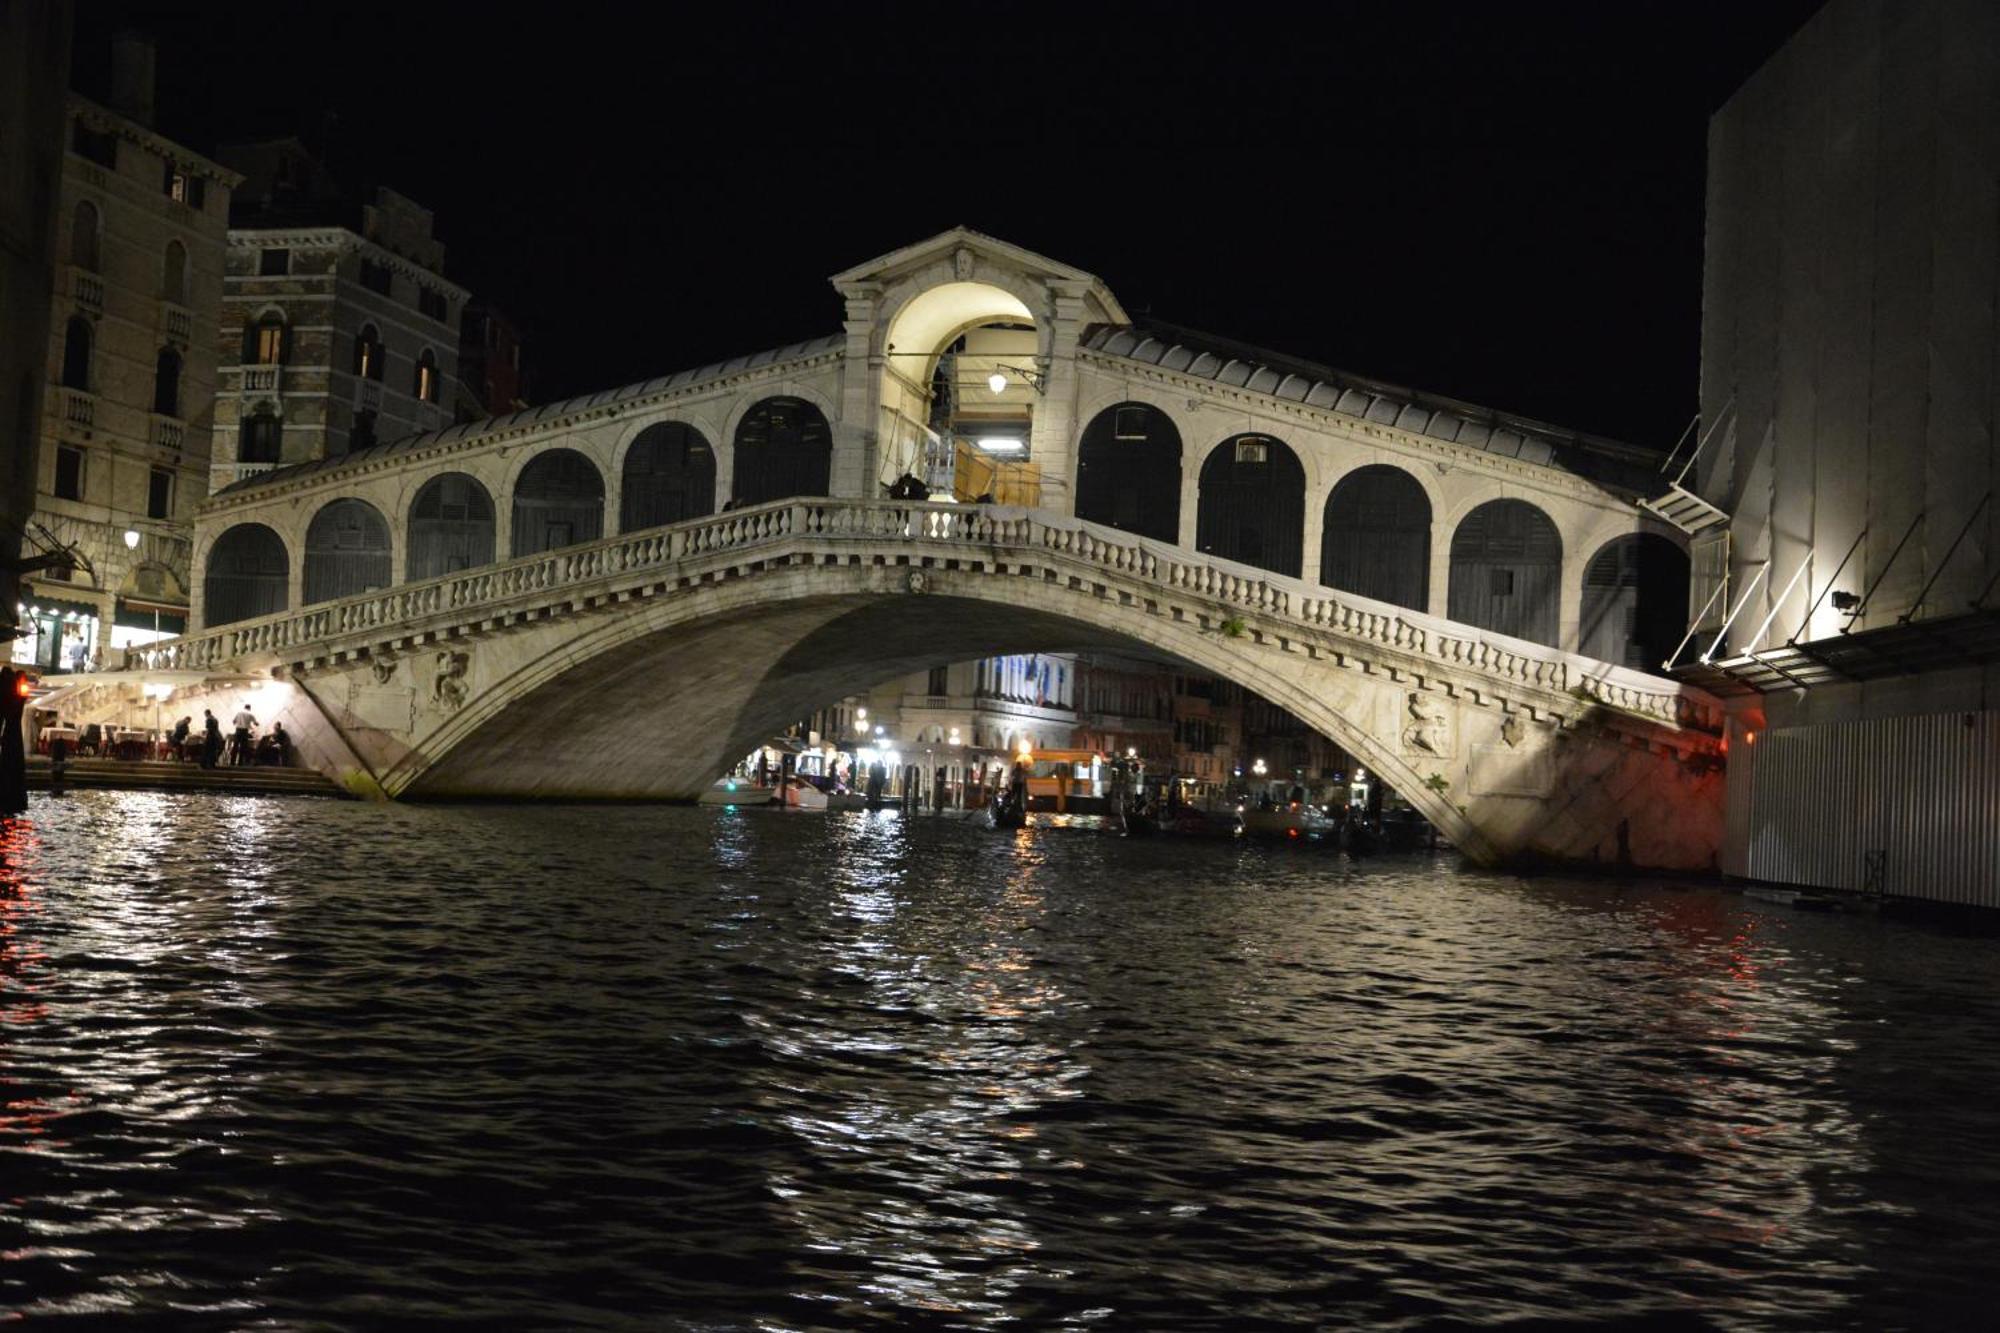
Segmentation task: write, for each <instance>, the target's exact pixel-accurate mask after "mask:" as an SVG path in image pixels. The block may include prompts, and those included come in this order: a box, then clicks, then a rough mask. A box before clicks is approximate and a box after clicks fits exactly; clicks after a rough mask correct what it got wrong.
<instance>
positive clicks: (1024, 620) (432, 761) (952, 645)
mask: <svg viewBox="0 0 2000 1333" xmlns="http://www.w3.org/2000/svg"><path fill="white" fill-rule="evenodd" d="M885 575H886V577H885ZM903 577H905V576H904V574H903V572H902V571H884V570H882V569H881V568H880V567H873V568H870V567H866V566H863V567H859V568H852V567H843V568H841V569H840V570H838V571H837V572H835V571H821V572H819V573H816V574H815V575H814V578H813V584H814V585H815V586H816V587H818V588H822V589H823V588H825V587H826V586H827V585H828V584H829V583H833V584H844V585H846V586H845V588H844V590H842V591H817V592H814V593H812V594H810V595H800V596H796V597H789V598H783V597H777V598H774V597H772V596H770V595H769V594H770V593H771V592H772V591H773V590H771V589H766V590H765V594H766V595H764V596H758V595H756V594H754V593H751V592H749V591H747V590H744V589H734V590H730V589H717V590H716V592H715V593H714V594H712V595H709V596H704V597H700V598H677V599H670V600H668V601H665V602H661V603H656V604H654V605H652V606H650V607H648V608H647V609H645V610H643V611H635V612H633V613H631V614H629V615H627V616H624V617H620V618H616V619H612V620H608V621H606V622H604V623H602V624H601V625H598V626H596V627H594V628H593V629H591V630H589V631H588V632H586V633H584V634H582V635H581V636H579V637H578V638H577V639H576V640H574V641H573V642H571V643H570V644H568V645H567V646H566V647H565V649H564V650H563V651H562V652H561V653H558V654H550V655H548V656H546V657H545V658H544V659H543V660H541V661H539V662H537V663H536V664H535V665H534V666H532V667H530V668H528V669H525V670H522V671H518V672H515V673H513V674H512V675H510V677H509V678H508V680H507V682H506V686H505V688H504V689H499V690H489V691H487V692H486V693H484V694H483V695H481V696H480V697H479V698H477V699H474V700H471V701H469V702H468V703H467V704H466V706H465V707H464V708H463V709H462V710H461V711H460V712H459V713H458V714H457V715H456V716H454V717H453V718H452V719H451V721H450V722H449V723H447V724H446V726H445V727H444V728H442V729H441V730H440V732H439V733H438V734H437V735H436V736H434V737H433V738H432V739H431V741H430V742H428V743H427V744H426V746H425V751H426V753H425V755H424V757H423V762H422V763H421V764H416V763H413V764H411V765H410V766H409V769H408V771H407V772H405V773H403V774H391V775H386V777H387V779H388V785H390V786H391V787H392V788H393V789H396V790H398V792H399V794H402V795H406V796H409V797H412V798H417V799H454V798H468V797H481V796H489V795H501V794H507V795H515V796H518V795H523V794H533V795H537V796H543V797H549V798H555V799H565V798H569V799H591V798H596V797H611V796H618V797H626V798H632V797H639V798H644V797H648V796H651V797H656V798H666V799H672V798H688V797H692V796H694V795H696V794H698V793H699V792H701V791H703V790H705V789H706V788H707V787H708V786H709V784H710V783H711V782H713V781H714V779H715V778H716V776H717V775H718V774H720V773H722V772H724V771H725V770H726V769H727V768H728V766H729V765H730V764H731V763H733V762H734V760H735V759H736V757H738V756H739V755H741V754H743V753H744V752H746V751H748V750H749V749H750V748H751V747H752V746H753V745H754V744H756V743H757V742H759V741H761V740H762V739H764V738H765V737H767V736H769V735H772V734H774V733H775V732H777V731H780V730H782V729H783V728H784V727H785V726H786V725H788V724H789V723H791V722H793V721H796V720H797V719H798V718H800V717H803V716H806V715H808V714H810V713H811V712H812V711H813V710H814V709H816V708H819V707H821V706H823V705H824V704H825V703H826V702H827V701H828V700H830V699H837V698H839V697H841V696H843V695H846V694H852V693H856V692H860V691H865V690H867V689H869V688H871V687H873V686H876V685H879V684H881V683H883V682H886V681H890V680H894V679H896V678H898V677H901V676H905V675H908V674H910V673H911V672H913V671H921V670H923V669H925V668H927V667H931V666H938V665H943V664H946V663H949V662H959V661H966V660H971V659H975V658H982V657H997V656H1005V655H1009V654H1017V653H1029V652H1089V651H1103V652H1115V653H1124V654H1133V653H1138V654H1142V655H1150V656H1155V657H1165V658H1168V659H1171V660H1176V661H1180V662H1184V663H1186V664H1187V665H1189V666H1190V667H1192V668H1194V669H1196V670H1198V671H1202V672H1206V673H1208V674H1212V675H1216V676H1220V677H1222V678H1225V679H1228V680H1231V681H1233V682H1235V683H1236V684H1238V685H1240V686H1242V687H1243V688H1245V689H1247V690H1250V691H1252V692H1254V693H1256V694H1258V695H1261V696H1263V697H1264V698H1266V699H1268V700H1270V701H1271V702H1273V703H1276V704H1278V705H1279V706H1280V707H1283V708H1286V709H1288V710H1290V711H1291V712H1293V713H1294V714H1295V715H1297V716H1299V717H1300V718H1301V719H1302V720H1304V721H1305V722H1306V723H1307V724H1308V725H1310V726H1312V727H1314V728H1315V729H1317V730H1319V731H1320V732H1322V733H1323V734H1325V735H1326V736H1327V737H1329V738H1330V739H1331V740H1333V741H1334V742H1335V743H1336V744H1338V745H1340V746H1341V747H1342V748H1343V749H1344V750H1346V751H1347V752H1348V753H1350V754H1352V755H1354V756H1355V757H1356V759H1357V761H1359V762H1361V763H1363V764H1365V765H1367V767H1368V768H1369V769H1370V771H1371V772H1373V773H1375V774H1376V775H1377V776H1379V777H1380V778H1382V780H1383V781H1385V782H1387V783H1388V784H1389V785H1390V786H1391V787H1393V788H1395V789H1396V790H1397V791H1398V792H1399V793H1400V794H1401V795H1403V796H1404V797H1405V798H1406V799H1407V800H1409V801H1410V802H1411V803H1412V804H1413V805H1415V806H1416V807H1417V808H1418V809H1419V810H1420V811H1421V812H1422V813H1423V814H1424V815H1425V817H1426V818H1428V819H1430V820H1431V821H1432V822H1433V823H1435V824H1436V825H1437V826H1438V827H1439V828H1440V829H1441V830H1443V831H1444V832H1445V833H1446V835H1447V836H1448V837H1449V838H1450V839H1451V840H1452V841H1453V842H1454V843H1455V844H1456V845H1458V846H1459V847H1460V848H1462V849H1464V850H1465V851H1466V852H1467V853H1468V854H1469V855H1473V856H1475V857H1479V856H1481V855H1482V852H1486V853H1489V854H1490V848H1489V846H1488V844H1487V841H1486V839H1485V837H1484V835H1483V834H1482V833H1481V832H1480V831H1479V830H1478V829H1477V828H1476V827H1475V826H1474V825H1472V824H1471V823H1470V822H1469V821H1468V820H1467V819H1466V818H1465V816H1464V815H1463V814H1462V812H1461V811H1459V810H1458V809H1457V808H1455V807H1454V806H1453V805H1452V804H1451V803H1450V802H1449V801H1448V800H1446V799H1444V797H1443V795H1442V794H1440V793H1439V792H1438V791H1436V790H1434V789H1433V788H1432V787H1429V786H1427V785H1425V782H1424V780H1423V779H1422V778H1421V777H1420V776H1419V775H1418V774H1417V772H1416V771H1415V770H1414V769H1412V768H1411V767H1410V765H1409V763H1408V762H1407V760H1406V759H1405V757H1404V756H1403V755H1401V754H1400V753H1398V751H1397V749H1396V748H1395V746H1394V744H1393V741H1391V742H1390V743H1385V741H1384V739H1383V738H1382V737H1381V736H1380V735H1379V734H1378V728H1377V727H1376V725H1375V719H1373V718H1371V717H1361V716H1350V715H1348V714H1347V713H1344V712H1342V711H1340V710H1339V709H1337V708H1335V707H1331V706H1329V703H1328V700H1327V698H1326V697H1325V695H1324V694H1323V692H1321V691H1319V690H1316V689H1314V688H1313V687H1312V686H1311V685H1310V684H1308V683H1305V682H1303V681H1301V680H1300V679H1299V678H1298V677H1297V676H1296V675H1294V674H1290V673H1287V672H1286V671H1285V670H1283V669H1282V668H1283V665H1284V664H1283V663H1275V664H1274V663H1272V662H1269V661H1265V660H1263V658H1262V656H1260V655H1259V654H1256V653H1253V652H1248V651H1246V650H1245V649H1244V648H1243V647H1242V646H1241V645H1239V644H1237V643H1235V642H1233V641H1231V640H1229V639H1227V638H1224V637H1221V636H1218V635H1214V634H1209V633H1203V632H1200V631H1197V630H1195V629H1193V628H1190V627H1187V626H1179V625H1175V624H1171V623H1169V624H1166V625H1159V624H1148V623H1145V618H1144V617H1143V616H1141V615H1138V614H1137V613H1134V614H1131V615H1129V616H1122V617H1116V618H1115V619H1116V621H1117V623H1107V621H1108V620H1109V619H1112V618H1108V617H1107V616H1106V614H1105V609H1104V603H1103V602H1102V601H1100V600H1097V599H1094V598H1091V597H1090V596H1088V595H1087V594H1084V593H1079V592H1076V591H1074V590H1063V591H1060V592H1058V591H1056V590H1054V589H1052V588H1050V587H1049V586H1048V585H1044V584H1040V583H1038V584H1036V585H1035V589H1034V592H1033V593H1032V596H1025V595H1024V592H1025V590H1024V589H1023V588H1020V587H1017V586H1015V582H1016V581H1015V580H1010V579H1007V578H995V577H992V576H990V575H985V576H981V575H971V576H966V577H963V578H961V579H957V580H951V581H949V584H948V591H947V590H939V591H936V592H932V591H926V592H924V593H923V594H921V595H914V596H913V595H911V594H910V593H909V592H908V591H907V590H906V588H904V587H899V586H897V580H899V579H901V578H903ZM943 577H945V578H946V579H947V580H950V576H948V575H947V576H943ZM1071 603H1074V605H1071ZM690 661H696V662H707V663H734V664H738V665H739V666H740V667H741V668H742V669H740V670H735V671H729V672H722V671H695V672H690V671H687V670H683V669H679V668H680V667H684V666H685V664H686V663H688V662H690Z"/></svg>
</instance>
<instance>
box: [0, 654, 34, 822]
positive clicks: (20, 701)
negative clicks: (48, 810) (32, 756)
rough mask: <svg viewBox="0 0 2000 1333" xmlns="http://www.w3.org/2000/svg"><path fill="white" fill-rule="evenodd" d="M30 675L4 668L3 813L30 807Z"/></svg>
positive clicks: (0, 736)
mask: <svg viewBox="0 0 2000 1333" xmlns="http://www.w3.org/2000/svg"><path fill="white" fill-rule="evenodd" d="M27 683H28V678H27V677H26V676H23V675H22V674H21V673H20V672H18V671H16V670H14V668H13V667H0V816H5V815H18V814H24V813H26V812H27V809H28V738H27V734H26V727H27V722H26V716H25V715H26V713H27V709H28V696H27V694H26V686H27Z"/></svg>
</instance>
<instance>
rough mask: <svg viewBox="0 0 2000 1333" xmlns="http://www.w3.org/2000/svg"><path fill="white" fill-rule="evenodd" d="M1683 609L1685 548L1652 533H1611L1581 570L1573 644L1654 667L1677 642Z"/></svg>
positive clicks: (1590, 653) (1603, 657)
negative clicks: (1579, 607) (1578, 621)
mask: <svg viewBox="0 0 2000 1333" xmlns="http://www.w3.org/2000/svg"><path fill="white" fill-rule="evenodd" d="M1687 613H1688V558H1687V553H1686V552H1685V551H1683V550H1681V548H1680V547H1678V546H1676V545H1674V543H1673V542H1671V541H1669V540H1667V539H1666V538H1665V537H1662V536H1660V535H1659V534H1657V533H1652V532H1635V533H1632V534H1630V535H1629V536H1624V537H1618V538H1614V539H1613V540H1611V541H1608V542H1606V543H1605V544H1604V545H1603V546H1602V547H1601V548H1599V550H1598V552H1597V554H1596V555H1594V556H1592V557H1591V558H1590V564H1589V565H1587V566H1586V567H1585V568H1584V571H1583V619H1582V623H1581V625H1580V626H1579V632H1578V636H1577V639H1578V643H1577V650H1578V651H1579V652H1581V653H1582V654H1583V655H1584V656H1585V657H1595V658H1597V659H1598V660H1599V661H1601V662H1614V663H1616V664H1618V665H1620V666H1628V667H1632V668H1634V669H1635V670H1639V671H1653V672H1657V671H1658V670H1659V669H1660V666H1661V664H1662V663H1664V662H1665V661H1666V660H1667V657H1668V655H1669V654H1671V653H1672V652H1673V651H1674V648H1675V647H1676V645H1678V644H1679V643H1680V639H1681V635H1682V633H1683V632H1684V631H1685V630H1686V629H1687Z"/></svg>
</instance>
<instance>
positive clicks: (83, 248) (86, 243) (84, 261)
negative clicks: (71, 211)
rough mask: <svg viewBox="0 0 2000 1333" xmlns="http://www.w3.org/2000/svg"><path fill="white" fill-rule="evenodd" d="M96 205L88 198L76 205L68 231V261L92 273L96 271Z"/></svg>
mask: <svg viewBox="0 0 2000 1333" xmlns="http://www.w3.org/2000/svg"><path fill="white" fill-rule="evenodd" d="M97 238H98V225H97V205H96V204H93V203H91V202H90V201H89V200H88V199H86V200H84V201H83V202H82V203H79V204H78V205H77V206H76V217H75V219H74V222H73V224H72V225H71V227H70V233H69V262H70V263H72V264H74V265H76V266H77V267H78V268H81V269H88V270H90V271H91V272H92V273H95V272H97V271H98V252H97Z"/></svg>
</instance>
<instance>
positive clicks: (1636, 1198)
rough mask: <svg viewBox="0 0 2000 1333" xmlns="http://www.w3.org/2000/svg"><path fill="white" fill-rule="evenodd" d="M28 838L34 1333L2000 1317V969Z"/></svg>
mask: <svg viewBox="0 0 2000 1333" xmlns="http://www.w3.org/2000/svg"><path fill="white" fill-rule="evenodd" d="M6 828H7V830H8V831H7V833H6V835H5V843H4V858H5V860H4V866H0V1041H4V1045H0V1310H11V1311H15V1312H26V1313H27V1314H28V1315H29V1316H30V1319H31V1321H32V1320H33V1319H34V1318H36V1317H40V1316H51V1317H54V1316H61V1315H65V1314H68V1315H77V1316H81V1317H82V1321H83V1322H89V1323H92V1324H95V1323H98V1322H111V1323H113V1324H120V1325H122V1324H126V1323H130V1324H150V1325H151V1326H155V1327H161V1328H209V1327H216V1328H220V1327H232V1328H233V1327H252V1326H255V1327H280V1328H289V1327H301V1326H309V1327H320V1328H323V1327H334V1328H339V1327H354V1328H364V1327H366V1328H375V1327H384V1326H391V1325H394V1326H408V1325H412V1324H422V1323H434V1324H444V1323H453V1322H457V1323H465V1324H482V1325H489V1326H508V1327H629V1328H635V1329H637V1328H644V1329H660V1328H690V1329H806V1328H852V1327H882V1328H888V1327H917V1328H924V1327H929V1328H995V1327H1000V1326H1002V1325H1007V1326H1010V1327H1015V1328H1024V1329H1043V1328H1063V1327H1073V1326H1093V1327H1103V1328H1135V1329H1155V1328H1165V1327H1175V1328H1230V1329H1249V1328H1258V1327H1270V1328H1299V1327H1330V1328H1339V1327H1379V1328H1433V1327H1436V1328H1449V1327H1456V1326H1468V1327H1469V1326H1480V1325H1493V1324H1505V1323H1507V1322H1509V1321H1538V1320H1561V1321H1574V1322H1575V1323H1576V1324H1578V1325H1599V1324H1608V1325H1612V1326H1618V1327H1629V1328H1652V1327H1662V1328H1681V1327H1691V1328H1711V1327H1712V1328H1723V1329H1756V1328H1787V1329H1815V1330H1817V1329H1832V1328H1854V1329H1864V1328H1865V1329H1890V1328H1939V1327H1968V1326H1973V1325H1974V1324H1983V1323H1984V1320H1985V1318H1986V1317H1988V1316H1989V1314H1990V1310H1989V1308H1988V1306H1987V1304H1986V1302H1987V1301H1988V1300H1989V1298H1991V1297H1992V1296H1993V1295H1994V1294H1995V1291H1994V1289H1995V1276H1994V1274H1995V1271H1996V1268H1995V1265H1996V1260H1995V1257H1994V1255H1995V1250H1994V1242H1995V1240H1996V1238H2000V1133H1997V1132H1996V1131H1997V1130H2000V998H1996V989H2000V987H1996V958H2000V941H1995V940H1990V939H1976V938H1964V937H1959V936H1953V935H1950V934H1946V933H1942V932H1940V931H1938V930H1935V929H1930V928H1925V927H1918V926H1913V925H1906V924H1902V923H1898V922H1894V921H1885V920H1879V919H1875V918H1872V917H1821V916H1810V915H1802V914H1798V913H1794V912H1792V911H1790V910H1789V909H1785V908H1781V907H1776V906H1769V905H1766V904H1762V903H1758V902H1755V901H1747V900H1745V899H1743V898H1741V897H1738V896H1734V895H1730V894H1726V893H1721V892H1717V891H1715V890H1712V889H1706V888H1697V889H1675V888H1673V887H1671V886H1664V885H1654V886H1641V887H1619V886H1616V885H1613V884H1609V883H1597V882H1591V881H1586V880H1562V881H1550V882H1529V881H1524V880H1520V879H1515V878H1510V877H1504V876H1495V875H1487V874H1481V873H1476V872H1471V871H1465V870H1461V869H1459V868H1457V867H1456V866H1455V865H1454V864H1452V863H1451V862H1450V861H1449V860H1447V859H1442V858H1441V859H1438V860H1436V861H1432V860H1429V859H1417V860H1393V859H1382V860H1376V861H1371V862H1367V863H1364V864H1362V865H1361V866H1359V867H1356V866H1354V865H1351V864H1350V863H1348V862H1347V861H1345V860H1343V859H1342V858H1340V857H1339V856H1338V855H1337V854H1323V853H1320V852H1318V851H1315V850H1312V849H1299V848H1271V849H1263V848H1257V847H1238V846H1231V845H1227V844H1222V845H1209V844H1194V845H1189V844H1185V843H1176V842H1168V841H1157V842H1150V843H1149V842H1126V841H1123V840H1120V839H1117V838H1113V837H1109V836H1103V835H1100V834H1098V833H1095V832H1091V831H1086V830H1079V829H1049V830H1030V831H1028V832H1025V833H1023V834H1020V835H1013V834H996V833H993V832H991V831H987V830H982V829H978V828H974V827H970V826H966V825H961V824H957V823H952V822H941V821H934V820H924V819H920V820H916V821H911V822H906V821H903V820H900V819H898V818H897V817H895V816H893V815H886V814H885V815H877V816H868V815H862V814H851V815H835V816H831V817H815V816H786V815H783V814H777V813H770V812H742V813H733V812H723V811H710V810H692V809H667V810H660V809H629V808H615V809H598V808H556V807H533V808H493V807H480V808H452V809H422V808H411V807H391V808H382V807H371V806H365V805H358V804H355V805H349V804H333V803H325V802H307V801H281V800H271V799H257V798H240V797H226V796H213V797H210V796H193V797H189V796H166V795H154V794H142V793H76V794H74V795H72V796H70V797H69V798H67V799H66V800H63V801H58V802H50V801H47V800H42V801H41V802H40V803H39V804H38V805H37V806H36V809H35V818H34V819H33V820H32V822H29V823H23V824H15V825H9V826H6ZM121 1317H122V1318H121Z"/></svg>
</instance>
